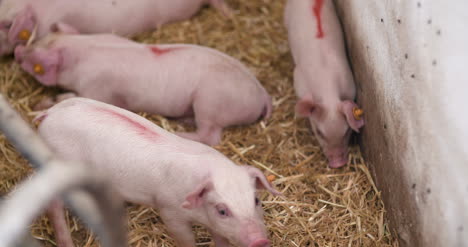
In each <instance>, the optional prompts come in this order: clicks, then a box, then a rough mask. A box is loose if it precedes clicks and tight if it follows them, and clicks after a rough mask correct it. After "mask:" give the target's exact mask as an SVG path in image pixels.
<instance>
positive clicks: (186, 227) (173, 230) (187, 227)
mask: <svg viewBox="0 0 468 247" xmlns="http://www.w3.org/2000/svg"><path fill="white" fill-rule="evenodd" d="M161 218H162V220H163V221H164V224H165V225H166V227H167V230H168V232H169V235H171V237H172V238H173V239H174V241H175V242H176V245H177V247H195V237H194V236H193V232H192V225H191V224H190V222H186V221H181V220H178V219H177V213H176V212H172V211H167V210H164V211H161Z"/></svg>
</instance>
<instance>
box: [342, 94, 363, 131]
mask: <svg viewBox="0 0 468 247" xmlns="http://www.w3.org/2000/svg"><path fill="white" fill-rule="evenodd" d="M340 111H341V112H342V113H343V114H344V115H345V117H346V121H347V122H348V124H349V126H350V127H351V129H353V130H354V131H356V132H358V133H359V129H360V128H361V127H362V126H364V119H363V116H362V115H363V113H364V112H363V111H362V109H360V108H359V106H358V105H357V104H356V103H354V102H353V101H351V100H345V101H343V102H341V105H340Z"/></svg>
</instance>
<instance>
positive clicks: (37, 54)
mask: <svg viewBox="0 0 468 247" xmlns="http://www.w3.org/2000/svg"><path fill="white" fill-rule="evenodd" d="M15 59H16V62H18V63H19V64H20V66H21V67H22V68H23V69H24V70H25V71H26V72H28V73H29V74H30V75H33V76H34V78H36V79H37V80H38V81H39V82H41V83H42V84H44V85H46V86H54V85H56V84H57V79H58V76H59V71H60V64H61V61H62V49H60V48H50V49H49V48H47V47H32V46H30V47H25V46H23V45H19V46H17V47H16V48H15Z"/></svg>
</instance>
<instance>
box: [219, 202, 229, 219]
mask: <svg viewBox="0 0 468 247" xmlns="http://www.w3.org/2000/svg"><path fill="white" fill-rule="evenodd" d="M216 211H218V214H219V216H221V217H229V216H231V213H230V212H229V209H228V208H227V207H226V205H224V204H218V205H216Z"/></svg>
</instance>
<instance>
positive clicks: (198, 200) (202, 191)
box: [182, 179, 214, 209]
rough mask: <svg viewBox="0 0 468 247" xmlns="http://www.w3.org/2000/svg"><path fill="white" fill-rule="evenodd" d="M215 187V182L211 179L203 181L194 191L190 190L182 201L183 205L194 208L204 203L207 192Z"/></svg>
mask: <svg viewBox="0 0 468 247" xmlns="http://www.w3.org/2000/svg"><path fill="white" fill-rule="evenodd" d="M213 189H214V186H213V182H212V181H211V180H210V179H206V180H205V181H203V182H202V183H201V184H200V185H199V186H198V187H196V188H195V190H194V191H192V192H190V193H189V194H188V195H187V196H186V197H185V201H184V202H183V203H182V207H183V208H186V209H194V208H198V207H200V206H201V205H203V202H204V200H205V198H206V194H208V193H209V192H210V191H212V190H213Z"/></svg>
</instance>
